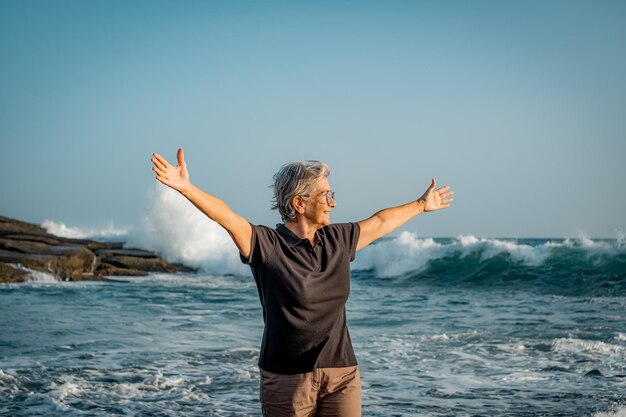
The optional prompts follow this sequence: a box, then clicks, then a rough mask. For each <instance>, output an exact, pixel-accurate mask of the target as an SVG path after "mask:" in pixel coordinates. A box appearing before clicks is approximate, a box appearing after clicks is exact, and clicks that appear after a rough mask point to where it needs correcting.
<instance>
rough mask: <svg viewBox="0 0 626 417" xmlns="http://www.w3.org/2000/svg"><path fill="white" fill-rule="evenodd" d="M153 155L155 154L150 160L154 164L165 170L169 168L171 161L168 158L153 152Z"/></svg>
mask: <svg viewBox="0 0 626 417" xmlns="http://www.w3.org/2000/svg"><path fill="white" fill-rule="evenodd" d="M152 155H153V156H152V158H150V160H151V161H152V162H153V163H154V165H155V166H156V167H158V168H159V169H161V170H163V171H165V170H167V167H168V166H169V165H170V164H169V162H167V160H166V159H165V158H163V157H162V156H161V155H159V154H158V153H153V154H152Z"/></svg>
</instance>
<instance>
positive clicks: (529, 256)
mask: <svg viewBox="0 0 626 417" xmlns="http://www.w3.org/2000/svg"><path fill="white" fill-rule="evenodd" d="M559 245H562V244H558V243H553V242H546V243H544V244H542V245H537V246H531V245H527V244H523V243H517V242H514V241H507V240H501V239H485V238H478V237H475V236H472V235H468V236H459V237H458V238H457V239H455V240H453V241H451V242H449V243H445V244H443V243H438V242H435V241H434V240H433V239H432V238H419V237H418V236H417V235H416V234H414V233H410V232H402V233H401V234H400V235H399V236H398V237H397V238H392V239H386V240H383V241H381V242H380V243H377V244H374V245H371V246H369V247H367V248H365V249H363V250H362V251H361V252H360V253H359V254H358V255H357V257H356V260H355V262H354V263H353V265H352V267H353V269H355V270H367V269H373V270H374V271H375V272H376V274H377V275H378V276H380V277H392V276H399V275H403V274H406V273H409V272H419V271H422V270H424V269H425V268H426V267H427V266H428V262H430V261H433V260H436V259H440V258H443V257H446V256H453V255H455V254H456V255H459V256H461V257H466V256H470V255H472V254H479V255H480V259H481V260H483V261H484V260H487V259H490V258H493V257H495V256H498V255H500V254H505V253H506V254H508V255H509V256H510V257H511V258H512V259H513V260H514V261H516V262H520V263H523V264H525V265H529V266H536V265H540V264H541V263H543V262H544V261H545V260H546V259H547V258H548V257H549V256H550V253H551V251H552V250H553V248H555V247H557V246H559Z"/></svg>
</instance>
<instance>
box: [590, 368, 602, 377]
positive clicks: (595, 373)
mask: <svg viewBox="0 0 626 417" xmlns="http://www.w3.org/2000/svg"><path fill="white" fill-rule="evenodd" d="M585 376H591V377H596V378H598V377H603V376H604V375H602V372H600V371H599V370H598V369H592V370H591V371H589V372H587V373H586V374H585Z"/></svg>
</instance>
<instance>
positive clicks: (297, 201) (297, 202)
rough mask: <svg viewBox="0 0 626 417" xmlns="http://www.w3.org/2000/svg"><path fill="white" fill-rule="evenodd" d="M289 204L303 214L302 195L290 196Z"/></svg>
mask: <svg viewBox="0 0 626 417" xmlns="http://www.w3.org/2000/svg"><path fill="white" fill-rule="evenodd" d="M291 205H292V206H293V208H294V209H295V210H296V213H299V214H304V198H302V196H300V195H297V196H295V197H294V198H292V199H291Z"/></svg>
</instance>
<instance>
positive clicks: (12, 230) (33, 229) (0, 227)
mask: <svg viewBox="0 0 626 417" xmlns="http://www.w3.org/2000/svg"><path fill="white" fill-rule="evenodd" d="M10 234H33V235H38V234H42V235H47V234H48V232H46V229H44V228H43V227H41V226H39V225H36V224H32V223H26V222H22V221H19V220H15V219H10V218H8V217H4V216H0V236H5V235H10Z"/></svg>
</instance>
